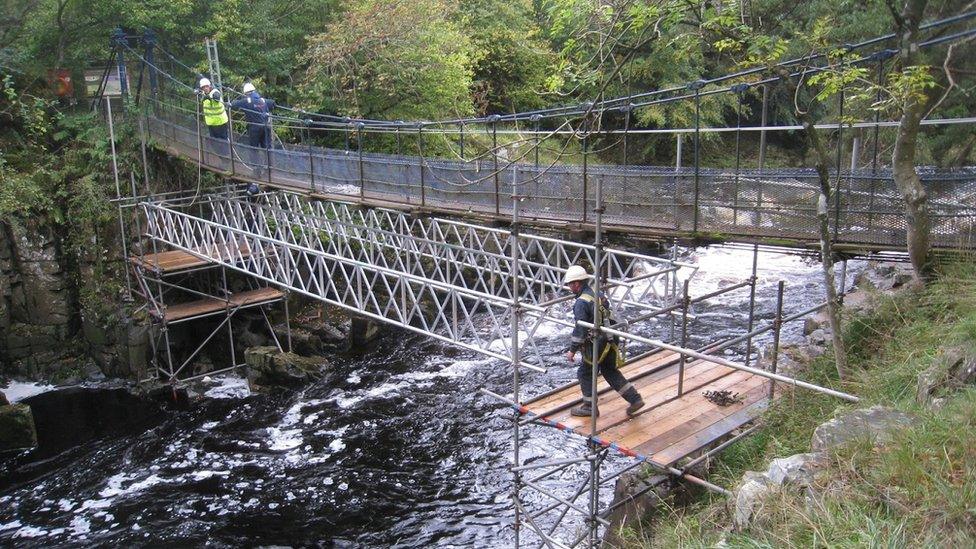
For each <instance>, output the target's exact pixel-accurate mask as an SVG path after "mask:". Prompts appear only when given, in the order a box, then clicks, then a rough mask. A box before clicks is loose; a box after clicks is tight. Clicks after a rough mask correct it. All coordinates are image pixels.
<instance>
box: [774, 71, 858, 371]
mask: <svg viewBox="0 0 976 549" xmlns="http://www.w3.org/2000/svg"><path fill="white" fill-rule="evenodd" d="M777 73H778V74H779V76H780V79H781V80H782V81H783V82H785V83H786V84H787V85H788V86H789V87H790V91H791V92H792V93H791V95H795V94H796V93H797V83H796V82H795V81H794V80H793V79H792V78H791V76H790V73H789V71H787V70H786V69H784V68H780V69H778V70H777ZM796 114H797V117H799V119H800V122H801V123H802V124H803V133H804V135H805V136H806V138H807V143H808V144H809V145H810V147H811V148H812V149H813V152H814V154H815V155H816V168H817V178H818V180H819V182H820V194H819V196H818V197H817V221H818V222H819V230H820V260H821V263H820V264H821V266H822V267H823V274H824V293H826V295H827V317H828V318H829V319H830V331H831V338H832V342H833V346H834V363H835V365H836V367H837V377H839V378H840V379H841V380H846V379H848V378H849V377H850V371H849V369H848V366H847V347H845V346H844V337H843V333H842V332H841V318H840V307H841V304H840V299H838V297H837V284H836V281H835V280H834V251H833V245H832V241H831V234H830V207H829V206H828V205H829V204H830V197H831V195H832V194H833V193H831V189H830V172H829V171H828V168H827V166H829V165H830V156H829V155H828V154H827V148H826V147H825V146H824V144H823V141H821V140H820V132H819V131H818V130H817V128H816V126H815V125H814V120H813V116H812V115H811V114H810V110H809V109H807V110H806V111H803V112H799V111H798V112H797V113H796ZM837 178H838V181H839V180H840V173H838V174H837Z"/></svg>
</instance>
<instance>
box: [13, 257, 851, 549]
mask: <svg viewBox="0 0 976 549" xmlns="http://www.w3.org/2000/svg"><path fill="white" fill-rule="evenodd" d="M682 255H683V257H682V259H684V260H687V261H691V262H695V263H697V264H698V265H699V266H700V271H699V273H698V274H697V275H696V276H695V277H694V279H693V283H692V289H693V291H692V294H693V295H699V294H702V293H704V292H707V291H710V290H712V289H715V288H717V287H719V286H720V285H728V284H731V283H734V282H738V281H740V280H743V279H745V278H746V277H748V276H749V270H750V267H751V261H752V252H751V250H746V249H737V248H730V247H711V248H700V249H694V250H685V251H684V253H683V254H682ZM759 264H760V269H759V284H758V298H757V317H758V318H760V319H766V320H767V321H768V319H770V318H772V314H773V308H774V305H775V283H776V281H778V280H779V279H785V280H787V281H788V292H787V310H788V311H797V310H800V309H803V308H806V307H809V306H810V305H813V304H816V303H819V302H821V301H822V300H823V290H822V285H821V275H820V268H819V265H818V264H816V263H813V262H811V261H810V260H809V259H803V258H800V257H797V256H793V255H785V254H780V253H775V252H761V255H760V262H759ZM863 267H864V262H862V261H855V262H851V264H850V266H849V269H848V281H849V280H851V278H852V276H853V275H854V273H856V272H857V271H859V270H860V269H862V268H863ZM695 313H696V315H697V318H696V320H695V321H694V322H692V324H691V331H692V335H693V336H692V339H691V346H700V345H702V344H704V343H705V342H707V341H709V340H711V339H713V338H717V337H723V336H725V335H730V334H734V333H741V332H742V330H743V328H744V327H745V319H746V318H747V316H748V290H747V289H746V290H741V291H738V292H736V293H734V294H730V295H727V296H722V298H720V299H718V300H715V301H713V302H711V303H709V304H707V305H704V306H701V307H698V308H697V309H696V310H695ZM566 314H567V315H568V314H569V310H568V306H567V307H566ZM667 329H668V328H667V327H664V326H660V325H658V326H649V327H647V329H646V330H647V331H646V333H649V334H660V333H664V332H666V331H667ZM800 329H801V326H800V325H799V323H795V324H793V325H790V326H788V327H787V329H786V335H785V336H784V337H785V339H786V340H787V341H789V340H795V339H796V338H798V337H800V336H801V334H800ZM567 332H568V330H567V329H564V328H559V329H556V328H553V329H551V330H548V331H547V332H545V334H544V335H545V337H544V338H543V339H542V342H541V349H542V352H543V353H544V354H546V355H547V356H552V357H555V358H554V359H555V360H556V361H557V363H558V357H559V354H560V353H561V351H562V349H563V348H564V346H565V341H566V339H567V338H568V333H567ZM741 352H742V349H741V348H740V349H738V350H729V352H728V354H729V355H730V356H741ZM333 366H334V375H332V376H329V377H327V378H326V379H323V380H321V381H320V382H317V383H315V384H312V385H309V386H307V387H304V388H303V389H302V390H300V391H297V392H280V393H275V394H272V395H250V394H249V392H248V390H247V387H246V384H244V383H243V382H242V381H241V380H239V379H237V378H233V377H230V378H221V379H220V380H218V382H217V383H214V384H213V385H212V386H211V387H209V388H208V390H207V392H206V396H205V397H204V398H203V399H201V400H199V401H197V402H195V403H193V404H192V405H190V406H188V407H174V406H167V405H159V404H157V403H155V402H150V401H143V402H131V403H130V402H128V401H126V400H124V399H123V398H121V397H117V396H112V397H111V398H107V397H106V392H107V391H108V392H111V391H112V390H110V389H105V388H101V389H99V388H91V389H85V390H80V391H76V392H75V393H74V396H72V397H71V398H72V399H73V400H71V402H72V403H73V404H72V405H71V406H68V407H65V410H66V411H65V412H64V413H65V414H71V415H73V417H74V418H75V419H77V420H78V425H76V424H75V423H72V422H71V421H67V422H64V423H55V424H52V425H51V426H50V427H49V428H50V429H52V430H54V431H55V432H56V435H55V436H56V437H60V438H67V439H70V438H71V437H73V436H79V437H80V438H81V439H82V442H81V443H80V444H77V445H74V446H72V447H70V448H61V447H59V445H58V444H56V443H55V444H54V446H53V447H48V448H46V449H44V448H42V449H39V450H37V451H35V452H33V453H29V454H25V455H20V456H14V457H10V456H8V457H6V458H0V459H2V461H0V543H3V544H5V545H10V544H12V545H18V546H45V547H46V546H51V545H107V546H139V545H147V544H153V545H204V544H208V545H211V546H215V547H223V546H241V545H247V546H255V545H272V544H275V545H292V546H326V547H496V546H511V544H512V529H511V523H512V516H513V512H512V507H511V504H510V501H509V494H510V490H511V481H510V478H511V477H510V474H509V472H508V471H507V467H508V465H509V464H510V460H511V448H512V438H511V421H510V420H511V414H510V413H508V411H507V410H506V409H505V407H504V406H502V405H500V404H498V403H497V402H495V401H493V400H491V399H489V398H486V397H484V396H481V395H480V394H479V393H478V389H479V388H481V387H485V388H487V389H489V390H492V391H495V392H498V393H502V394H510V393H511V373H510V369H509V368H508V367H506V366H505V365H504V364H502V363H500V362H498V361H495V360H488V359H484V358H481V357H479V356H475V355H472V354H470V353H468V352H462V351H458V350H456V349H453V348H451V347H448V346H447V345H446V344H442V343H439V342H435V341H432V340H430V339H426V338H424V337H422V336H419V335H414V334H410V333H407V332H403V331H397V330H387V331H386V332H385V333H384V335H383V337H382V338H381V340H380V341H379V342H378V343H377V344H375V346H374V347H372V348H370V349H369V350H366V351H362V352H360V353H358V354H349V355H347V356H340V357H336V358H335V360H334V362H333ZM573 377H574V368H571V367H569V365H566V367H553V368H551V369H550V371H549V372H548V373H545V374H540V373H527V374H526V375H525V376H524V386H523V389H524V390H523V396H526V395H532V394H538V393H541V392H543V391H546V390H548V389H550V388H552V387H555V386H557V385H559V384H562V383H565V382H566V381H569V380H571V379H572V378H573ZM52 395H53V396H52ZM44 398H48V399H54V400H49V401H48V402H58V400H57V399H58V397H57V392H48V393H44V394H41V395H37V396H33V397H30V398H27V399H26V401H27V402H33V401H37V402H39V403H41V404H43V399H44ZM113 399H114V400H113ZM62 401H63V400H62ZM134 408H141V409H142V410H143V411H144V412H145V413H142V414H132V413H129V412H128V411H127V410H131V409H134ZM81 424H84V425H81ZM79 430H80V431H84V433H83V435H84V436H82V435H79V432H80V431H79ZM88 431H90V432H88ZM524 432H525V436H526V440H525V444H524V445H523V447H522V455H523V457H525V458H526V459H532V458H538V457H540V456H548V457H552V458H560V457H567V456H574V455H579V454H580V453H581V452H582V450H583V445H582V443H581V442H580V441H579V440H576V439H572V438H569V437H567V436H566V435H564V434H562V433H559V432H555V431H553V430H547V429H544V428H541V427H532V428H528V429H526V430H525V431H524ZM627 463H628V460H627V458H624V457H614V458H612V459H611V460H610V463H609V464H608V466H607V469H606V470H607V471H611V470H613V469H614V468H619V467H622V466H624V465H626V464H627ZM581 475H582V473H581V472H580V471H568V472H567V473H566V474H564V475H562V476H557V477H555V478H554V479H552V481H551V482H550V484H549V486H551V487H553V488H554V489H556V490H559V491H561V493H567V492H569V491H571V488H570V485H571V484H572V483H573V482H574V481H579V480H581V479H582V478H583V477H582V476H581ZM611 495H612V486H610V487H608V488H607V489H605V490H604V491H603V492H601V499H603V501H608V498H609V497H610V496H611ZM530 500H531V501H533V502H541V501H542V500H540V499H538V498H536V497H530ZM579 525H580V523H579V521H570V522H569V524H568V525H567V526H566V529H565V532H562V535H563V536H564V537H569V536H570V535H572V533H573V528H576V527H578V526H579Z"/></svg>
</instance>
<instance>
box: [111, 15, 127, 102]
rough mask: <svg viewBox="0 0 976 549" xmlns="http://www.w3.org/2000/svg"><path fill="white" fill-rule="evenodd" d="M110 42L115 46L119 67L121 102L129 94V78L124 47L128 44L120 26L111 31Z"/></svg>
mask: <svg viewBox="0 0 976 549" xmlns="http://www.w3.org/2000/svg"><path fill="white" fill-rule="evenodd" d="M112 43H113V44H114V45H115V46H117V47H116V52H117V53H116V65H117V66H118V69H119V89H120V90H121V93H122V103H123V104H124V103H125V100H126V99H127V98H128V96H129V79H128V75H127V74H126V70H125V48H126V47H128V45H129V40H128V38H126V36H125V31H123V30H122V28H121V27H116V28H115V30H113V31H112Z"/></svg>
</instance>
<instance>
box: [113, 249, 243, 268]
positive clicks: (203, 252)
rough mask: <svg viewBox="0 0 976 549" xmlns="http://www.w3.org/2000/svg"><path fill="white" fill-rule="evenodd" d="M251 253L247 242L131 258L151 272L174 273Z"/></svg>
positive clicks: (135, 263)
mask: <svg viewBox="0 0 976 549" xmlns="http://www.w3.org/2000/svg"><path fill="white" fill-rule="evenodd" d="M249 255H251V250H250V248H249V247H248V245H247V242H242V243H240V244H237V245H234V244H230V245H227V246H220V245H216V244H215V245H211V246H207V247H204V248H197V249H196V250H194V253H190V252H186V251H183V250H169V251H165V252H158V253H149V254H144V255H141V256H133V257H131V258H130V259H129V260H130V261H131V262H132V263H133V264H134V265H137V266H139V267H142V268H143V269H145V270H147V271H151V272H156V273H161V274H173V273H177V272H183V271H188V270H192V269H196V268H199V267H204V266H206V265H214V264H216V261H215V259H228V258H232V257H237V256H239V257H241V258H242V259H243V258H245V257H248V256H249Z"/></svg>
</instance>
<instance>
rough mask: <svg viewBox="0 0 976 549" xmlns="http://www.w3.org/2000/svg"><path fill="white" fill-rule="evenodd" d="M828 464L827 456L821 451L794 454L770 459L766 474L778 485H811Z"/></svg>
mask: <svg viewBox="0 0 976 549" xmlns="http://www.w3.org/2000/svg"><path fill="white" fill-rule="evenodd" d="M826 465H827V460H826V457H825V456H824V455H823V454H821V453H815V452H811V453H806V454H794V455H792V456H789V457H785V458H778V459H774V460H772V461H770V462H769V469H768V470H767V471H766V476H767V477H768V478H769V480H770V481H771V482H772V483H773V484H777V485H783V484H794V485H797V486H810V485H811V484H813V481H814V478H815V477H816V475H817V473H819V472H820V471H822V470H823V469H824V467H826Z"/></svg>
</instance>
